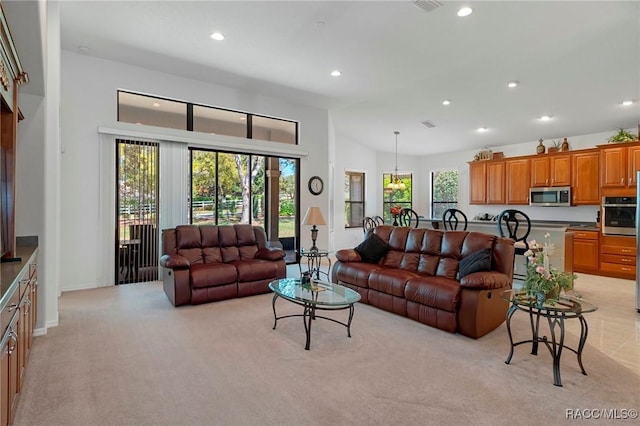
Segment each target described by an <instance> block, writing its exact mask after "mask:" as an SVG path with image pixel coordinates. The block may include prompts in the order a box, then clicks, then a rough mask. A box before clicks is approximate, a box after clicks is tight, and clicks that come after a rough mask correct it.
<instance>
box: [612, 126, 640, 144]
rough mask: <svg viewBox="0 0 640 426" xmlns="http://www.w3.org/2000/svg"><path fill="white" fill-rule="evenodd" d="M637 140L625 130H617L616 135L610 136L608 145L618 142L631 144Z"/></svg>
mask: <svg viewBox="0 0 640 426" xmlns="http://www.w3.org/2000/svg"><path fill="white" fill-rule="evenodd" d="M636 140H638V138H636V137H635V136H633V134H631V132H627V131H626V130H625V129H619V130H618V133H616V134H615V135H613V136H611V137H610V138H609V143H620V142H633V141H636Z"/></svg>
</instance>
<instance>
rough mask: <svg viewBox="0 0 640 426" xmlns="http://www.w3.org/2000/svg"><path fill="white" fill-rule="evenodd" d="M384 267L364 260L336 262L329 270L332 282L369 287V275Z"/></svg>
mask: <svg viewBox="0 0 640 426" xmlns="http://www.w3.org/2000/svg"><path fill="white" fill-rule="evenodd" d="M378 269H384V268H383V267H382V266H379V265H376V264H372V263H364V262H348V263H342V262H336V264H335V265H334V267H333V270H332V271H331V279H332V280H333V282H338V283H339V282H343V283H349V284H351V285H353V286H356V287H362V288H369V275H371V273H372V272H373V271H377V270H378Z"/></svg>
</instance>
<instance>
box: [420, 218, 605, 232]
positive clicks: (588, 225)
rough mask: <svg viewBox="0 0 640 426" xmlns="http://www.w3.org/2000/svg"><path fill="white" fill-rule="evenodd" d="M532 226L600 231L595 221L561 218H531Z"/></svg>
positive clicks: (477, 222)
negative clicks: (565, 219)
mask: <svg viewBox="0 0 640 426" xmlns="http://www.w3.org/2000/svg"><path fill="white" fill-rule="evenodd" d="M420 221H424V222H427V223H431V224H433V223H438V224H439V223H440V222H442V219H426V218H420ZM467 223H469V224H474V225H493V226H496V221H495V220H469V221H467ZM531 226H532V227H545V228H566V229H567V230H571V231H576V230H582V231H596V232H600V227H599V226H598V224H597V223H596V222H570V221H561V220H534V219H532V220H531Z"/></svg>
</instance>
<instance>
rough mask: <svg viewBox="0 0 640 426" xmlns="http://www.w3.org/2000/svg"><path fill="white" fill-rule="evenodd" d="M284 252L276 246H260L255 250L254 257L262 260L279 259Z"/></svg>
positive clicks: (283, 255) (282, 256)
mask: <svg viewBox="0 0 640 426" xmlns="http://www.w3.org/2000/svg"><path fill="white" fill-rule="evenodd" d="M285 255H286V253H285V252H284V250H280V249H277V248H261V249H259V250H258V251H257V252H256V255H255V258H256V259H263V260H280V259H282V258H284V257H285Z"/></svg>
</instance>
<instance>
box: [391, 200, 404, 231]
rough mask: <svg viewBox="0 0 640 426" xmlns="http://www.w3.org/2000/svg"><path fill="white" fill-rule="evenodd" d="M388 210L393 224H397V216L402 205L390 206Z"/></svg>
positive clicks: (400, 211)
mask: <svg viewBox="0 0 640 426" xmlns="http://www.w3.org/2000/svg"><path fill="white" fill-rule="evenodd" d="M389 211H390V212H391V216H393V226H398V216H400V213H402V206H401V205H397V206H391V208H390V209H389Z"/></svg>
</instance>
